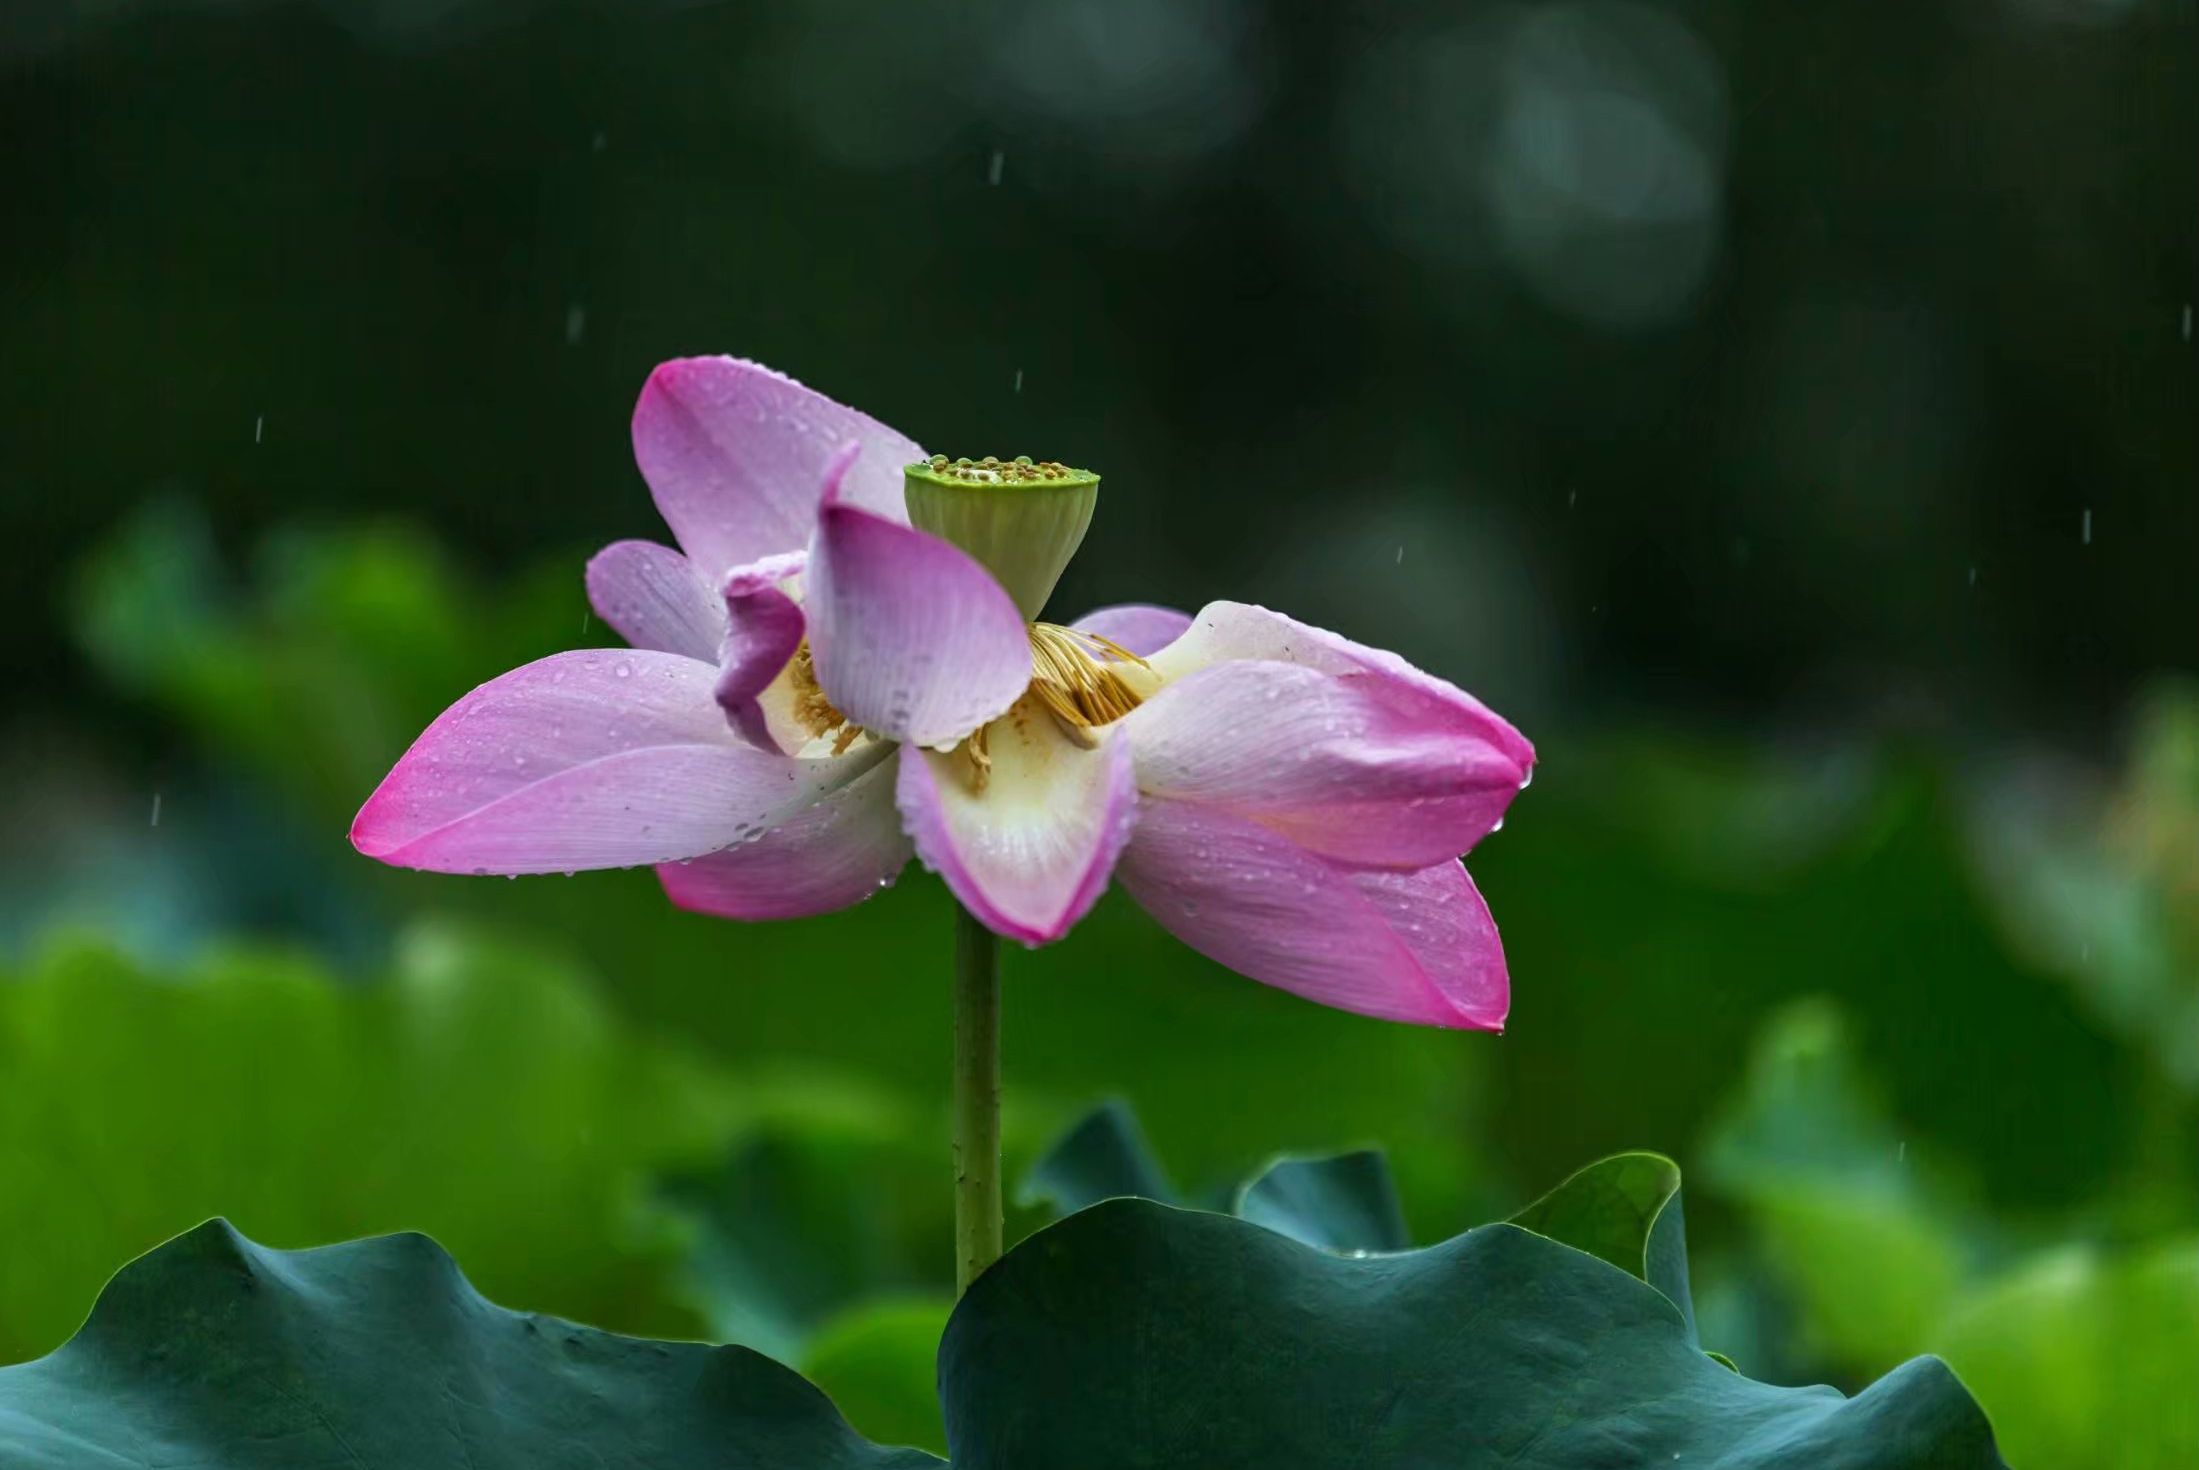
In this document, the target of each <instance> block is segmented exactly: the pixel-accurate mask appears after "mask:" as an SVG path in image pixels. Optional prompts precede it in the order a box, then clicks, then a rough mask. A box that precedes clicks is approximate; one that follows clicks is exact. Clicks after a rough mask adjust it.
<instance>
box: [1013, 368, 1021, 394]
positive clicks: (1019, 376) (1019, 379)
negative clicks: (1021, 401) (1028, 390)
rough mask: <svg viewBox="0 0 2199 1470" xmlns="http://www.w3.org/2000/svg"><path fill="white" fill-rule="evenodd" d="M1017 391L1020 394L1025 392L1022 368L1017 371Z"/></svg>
mask: <svg viewBox="0 0 2199 1470" xmlns="http://www.w3.org/2000/svg"><path fill="white" fill-rule="evenodd" d="M1015 391H1016V392H1018V393H1021V392H1022V391H1023V369H1021V368H1017V369H1016V386H1015Z"/></svg>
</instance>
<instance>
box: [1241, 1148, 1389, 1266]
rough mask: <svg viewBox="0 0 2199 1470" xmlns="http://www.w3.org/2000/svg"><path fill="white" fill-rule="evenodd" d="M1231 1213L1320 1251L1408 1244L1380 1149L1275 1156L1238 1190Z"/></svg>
mask: <svg viewBox="0 0 2199 1470" xmlns="http://www.w3.org/2000/svg"><path fill="white" fill-rule="evenodd" d="M1232 1213H1234V1214H1235V1215H1236V1216H1237V1217H1238V1218H1239V1219H1241V1220H1249V1221H1251V1222H1252V1223H1253V1224H1255V1225H1264V1226H1266V1227H1267V1228H1268V1229H1270V1230H1273V1231H1277V1232H1279V1233H1281V1234H1283V1235H1287V1236H1289V1237H1290V1238H1291V1239H1292V1240H1296V1241H1302V1242H1304V1243H1305V1244H1307V1245H1310V1246H1315V1247H1318V1248H1319V1249H1321V1250H1329V1251H1344V1252H1347V1253H1349V1252H1365V1251H1401V1250H1404V1249H1405V1248H1406V1247H1407V1246H1409V1245H1411V1244H1412V1237H1411V1236H1410V1235H1409V1234H1408V1233H1407V1232H1406V1229H1405V1208H1404V1206H1403V1205H1401V1204H1399V1203H1398V1199H1397V1183H1396V1181H1395V1180H1393V1179H1391V1178H1390V1165H1389V1161H1388V1160H1387V1159H1386V1158H1384V1157H1383V1156H1382V1153H1381V1151H1380V1150H1379V1149H1358V1150H1355V1151H1353V1152H1351V1153H1347V1154H1331V1155H1329V1156H1328V1157H1326V1158H1316V1159H1289V1158H1286V1159H1277V1160H1276V1161H1275V1162H1274V1163H1272V1164H1270V1165H1268V1166H1267V1169H1266V1170H1265V1171H1264V1172H1262V1173H1261V1174H1260V1175H1259V1177H1257V1178H1255V1179H1253V1180H1252V1181H1251V1182H1250V1183H1248V1184H1246V1185H1245V1187H1244V1188H1243V1189H1241V1190H1239V1191H1238V1193H1237V1200H1236V1206H1235V1208H1234V1210H1233V1211H1232Z"/></svg>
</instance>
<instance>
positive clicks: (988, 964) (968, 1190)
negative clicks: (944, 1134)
mask: <svg viewBox="0 0 2199 1470" xmlns="http://www.w3.org/2000/svg"><path fill="white" fill-rule="evenodd" d="M999 948H1000V941H999V939H997V938H996V937H995V936H994V934H993V931H992V930H990V929H988V928H986V927H985V926H984V925H983V924H981V923H979V922H978V921H977V920H976V919H974V918H972V917H971V916H970V912H969V910H967V909H957V910H956V911H955V927H954V1251H955V1258H954V1261H955V1270H954V1277H955V1290H956V1291H958V1292H960V1291H964V1290H967V1289H968V1287H969V1284H970V1283H971V1282H972V1281H975V1280H976V1279H977V1277H978V1273H979V1272H981V1271H983V1270H984V1269H985V1268H986V1267H987V1266H990V1265H991V1264H992V1263H993V1262H995V1261H997V1260H999V1259H1000V955H999Z"/></svg>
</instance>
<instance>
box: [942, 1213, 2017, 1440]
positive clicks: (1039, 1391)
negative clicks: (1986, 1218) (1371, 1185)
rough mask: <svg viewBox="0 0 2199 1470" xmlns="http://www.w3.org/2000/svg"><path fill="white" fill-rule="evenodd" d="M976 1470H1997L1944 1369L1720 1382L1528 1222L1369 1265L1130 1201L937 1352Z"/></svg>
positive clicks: (1590, 1268) (1631, 1288) (1073, 1223)
mask: <svg viewBox="0 0 2199 1470" xmlns="http://www.w3.org/2000/svg"><path fill="white" fill-rule="evenodd" d="M940 1391H941V1395H942V1400H943V1403H944V1408H945V1411H946V1416H947V1438H948V1443H949V1444H950V1445H952V1446H953V1449H954V1463H955V1465H956V1467H957V1470H993V1467H1010V1466H1013V1467H1027V1466H1034V1465H1043V1466H1046V1467H1047V1470H1077V1467H1082V1466H1091V1467H1094V1470H1098V1467H1106V1470H1118V1467H1121V1466H1124V1465H1186V1466H1189V1465H1196V1466H1200V1467H1202V1470H1221V1467H1235V1466H1244V1467H1254V1466H1258V1467H1263V1470H1268V1467H1294V1466H1303V1465H1355V1466H1364V1467H1370V1470H1372V1467H1405V1466H1413V1467H1423V1466H1429V1467H1433V1466H1440V1467H1444V1470H1481V1467H1487V1470H1499V1467H1503V1470H1584V1467H1603V1466H1662V1465H1667V1464H1671V1463H1673V1462H1674V1460H1675V1458H1676V1457H1677V1459H1678V1460H1679V1462H1680V1463H1682V1464H1684V1465H1687V1466H1693V1467H1696V1470H1703V1467H1712V1470H1996V1467H1999V1466H2000V1464H2001V1461H2000V1459H1999V1457H1998V1455H1997V1454H1996V1453H1995V1451H1994V1448H1993V1438H1992V1431H1991V1429H1990V1428H1989V1427H1988V1426H1987V1424H1986V1421H1985V1417H1984V1415H1983V1414H1982V1413H1980V1412H1979V1410H1978V1408H1977V1406H1976V1404H1974V1403H1973V1402H1971V1400H1970V1398H1969V1396H1968V1394H1966V1393H1965V1392H1964V1391H1963V1389H1962V1386H1961V1384H1960V1383H1958V1382H1957V1381H1956V1380H1955V1377H1954V1375H1953V1374H1952V1373H1950V1372H1948V1370H1947V1369H1946V1367H1945V1366H1944V1365H1943V1364H1941V1363H1939V1362H1937V1361H1935V1360H1933V1359H1929V1358H1924V1359H1918V1360H1916V1361H1914V1362H1912V1363H1909V1364H1906V1365H1904V1366H1903V1367H1901V1368H1899V1369H1897V1370H1896V1371H1894V1372H1893V1373H1890V1374H1888V1375H1887V1376H1886V1377H1885V1378H1884V1379H1882V1380H1881V1381H1879V1382H1878V1383H1876V1384H1874V1385H1872V1386H1871V1387H1870V1388H1868V1389H1866V1390H1865V1391H1864V1392H1862V1393H1860V1394H1858V1395H1857V1396H1856V1397H1854V1398H1852V1399H1848V1398H1843V1397H1842V1396H1841V1395H1840V1394H1839V1393H1837V1392H1835V1391H1834V1390H1832V1389H1829V1388H1805V1389H1794V1388H1775V1387H1772V1386H1771V1385H1768V1384H1762V1383H1756V1382H1753V1381H1751V1380H1749V1379H1746V1378H1743V1377H1742V1376H1740V1375H1739V1374H1737V1373H1733V1372H1729V1371H1728V1370H1726V1369H1724V1368H1722V1367H1720V1366H1718V1365H1717V1364H1716V1363H1714V1362H1712V1361H1711V1360H1710V1358H1709V1357H1707V1356H1706V1355H1705V1354H1704V1353H1703V1352H1702V1351H1701V1350H1699V1349H1698V1348H1697V1347H1695V1345H1694V1344H1693V1343H1692V1342H1691V1341H1690V1340H1689V1336H1688V1331H1687V1324H1686V1322H1685V1321H1684V1320H1683V1319H1682V1317H1681V1316H1680V1313H1679V1311H1678V1309H1677V1308H1676V1307H1674V1306H1673V1304H1672V1303H1671V1302H1670V1301H1669V1300H1667V1299H1666V1297H1665V1296H1664V1294H1663V1293H1662V1292H1659V1291H1657V1290H1656V1289H1654V1288H1653V1287H1651V1286H1649V1285H1648V1284H1646V1283H1645V1282H1642V1281H1639V1280H1636V1279H1635V1278H1634V1277H1633V1276H1631V1275H1629V1274H1628V1273H1627V1272H1625V1271H1621V1270H1618V1269H1616V1268H1614V1267H1612V1266H1611V1265H1609V1264H1608V1263H1606V1262H1603V1261H1599V1260H1597V1259H1595V1258H1594V1257H1592V1256H1589V1255H1588V1254H1586V1253H1584V1252H1582V1251H1578V1250H1575V1249H1572V1248H1571V1247H1568V1246H1564V1245H1561V1244H1559V1243H1557V1242H1555V1241H1551V1240H1548V1239H1545V1238H1544V1237H1542V1236H1539V1235H1536V1234H1534V1233H1533V1232H1531V1231H1527V1230H1522V1229H1520V1228H1518V1227H1516V1226H1512V1225H1508V1224H1504V1225H1488V1226H1483V1227H1482V1228H1480V1229H1477V1230H1471V1231H1468V1232H1467V1233H1466V1234H1464V1235H1461V1236H1458V1237H1456V1238H1454V1239H1452V1240H1450V1241H1448V1242H1446V1243H1444V1244H1442V1245H1439V1246H1434V1247H1431V1248H1429V1249H1426V1250H1420V1251H1409V1252H1403V1253H1400V1254H1395V1255H1370V1256H1363V1257H1352V1256H1344V1255H1337V1254H1334V1253H1331V1252H1327V1251H1321V1250H1315V1249H1312V1248H1310V1247H1307V1246H1305V1245H1303V1244H1301V1243H1299V1242H1297V1241H1294V1240H1291V1239H1289V1238H1287V1237H1285V1236H1282V1235H1279V1234H1277V1233H1275V1232H1274V1231H1271V1230H1267V1229H1263V1228H1261V1227H1258V1226H1255V1225H1251V1224H1248V1223H1246V1222H1244V1221H1241V1220H1235V1219H1231V1218H1229V1217H1226V1216H1221V1215H1211V1214H1206V1213H1202V1212H1196V1211H1187V1210H1178V1209H1173V1208H1170V1207H1168V1206H1165V1205H1158V1204H1154V1203H1151V1202H1149V1201H1144V1200H1110V1201H1108V1202H1106V1203H1103V1204H1099V1205H1095V1206H1093V1207H1092V1208H1090V1209H1088V1210H1085V1211H1083V1212H1082V1213H1081V1214H1077V1215H1074V1216H1072V1217H1070V1218H1069V1219H1067V1220H1065V1221H1063V1222H1062V1223H1060V1224H1058V1225H1055V1226H1053V1227H1052V1228H1050V1229H1048V1230H1045V1231H1042V1232H1040V1233H1039V1234H1038V1235H1036V1236H1034V1237H1032V1238H1031V1239H1029V1240H1027V1241H1025V1242H1024V1243H1023V1244H1022V1245H1020V1246H1018V1247H1017V1248H1016V1249H1015V1250H1013V1251H1012V1252H1010V1253H1009V1254H1008V1255H1007V1256H1006V1257H1005V1258H1004V1259H1003V1260H1002V1261H1001V1262H1000V1263H999V1264H997V1265H996V1266H994V1267H993V1269H991V1270H990V1271H988V1272H986V1273H985V1274H984V1275H983V1276H981V1277H980V1278H978V1280H977V1281H976V1282H975V1283H974V1284H973V1285H972V1286H971V1288H970V1291H969V1293H968V1294H967V1295H966V1296H965V1297H964V1298H963V1300H962V1303H961V1305H960V1306H959V1307H958V1308H957V1309H956V1311H955V1315H954V1317H953V1318H952V1320H951V1321H950V1322H949V1324H948V1327H947V1334H946V1339H945V1341H944V1343H943V1344H942V1345H941V1349H940Z"/></svg>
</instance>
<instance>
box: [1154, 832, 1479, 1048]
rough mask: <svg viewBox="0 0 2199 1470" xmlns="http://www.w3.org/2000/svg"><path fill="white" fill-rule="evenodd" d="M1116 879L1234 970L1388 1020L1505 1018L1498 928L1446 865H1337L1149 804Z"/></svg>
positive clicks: (1284, 842) (1175, 930)
mask: <svg viewBox="0 0 2199 1470" xmlns="http://www.w3.org/2000/svg"><path fill="white" fill-rule="evenodd" d="M1116 873H1117V876H1118V877H1119V878H1120V879H1121V882H1122V886H1123V887H1124V888H1125V889H1127V890H1128V891H1129V892H1130V895H1131V896H1132V897H1133V898H1135V899H1137V901H1138V902H1139V903H1140V904H1142V905H1144V907H1145V909H1146V911H1147V912H1148V913H1150V914H1152V915H1153V917H1154V918H1155V919H1156V920H1158V921H1159V922H1160V924H1161V927H1162V928H1164V929H1166V930H1168V931H1169V932H1170V933H1171V934H1174V935H1175V936H1176V937H1177V938H1178V939H1181V940H1182V941H1183V942H1184V943H1185V944H1188V945H1190V946H1191V947H1192V948H1193V949H1195V950H1197V951H1199V953H1201V954H1203V955H1205V956H1207V957H1208V958H1209V959H1212V960H1214V961H1216V962H1217V963H1219V964H1223V965H1226V966H1228V967H1229V968H1230V969H1232V970H1235V971H1237V972H1238V973H1239V974H1241V975H1247V976H1250V977H1251V978H1252V979H1254V980H1258V981H1261V982H1263V983H1265V984H1268V985H1273V986H1276V987H1277V988H1279V989H1282V990H1288V991H1290V992H1291V993H1292V994H1294V995H1301V996H1304V997H1305V998H1306V999H1308V1000H1313V1001H1318V1002H1320V1003H1321V1004H1322V1005H1327V1006H1334V1007H1336V1008H1337V1009H1339V1010H1346V1011H1355V1012H1358V1013H1359V1014H1361V1015H1366V1016H1379V1017H1381V1018H1383V1019H1385V1020H1391V1021H1410V1022H1415V1023H1417V1024H1421V1025H1427V1026H1450V1027H1473V1028H1478V1029H1483V1030H1496V1029H1499V1028H1501V1027H1502V1025H1503V1023H1504V1011H1505V1004H1506V995H1507V988H1506V981H1505V979H1504V959H1503V952H1502V950H1501V948H1500V947H1499V945H1498V943H1497V935H1496V928H1495V926H1494V925H1493V924H1491V923H1490V922H1489V919H1488V911H1487V910H1486V909H1485V908H1483V907H1482V905H1481V901H1480V896H1479V895H1478V894H1476V893H1475V892H1474V891H1473V886H1472V884H1471V883H1470V882H1468V881H1467V880H1466V876H1465V869H1464V868H1462V867H1460V866H1459V865H1458V863H1457V862H1455V861H1453V862H1450V863H1448V864H1445V865H1439V866H1438V867H1436V868H1431V869H1430V870H1428V871H1427V872H1424V873H1410V874H1399V873H1361V872H1347V871H1345V870H1343V869H1341V868H1338V867H1335V866H1334V865H1332V864H1329V863H1326V862H1323V861H1322V860H1321V859H1320V858H1318V857H1315V856H1314V855H1313V854H1311V853H1309V852H1307V851H1306V850H1305V849H1304V848H1301V847H1299V846H1298V845H1297V844H1296V843H1294V842H1292V841H1290V840H1289V839H1288V838H1286V837H1283V836H1281V835H1279V834H1277V833H1275V832H1271V831H1269V830H1268V829H1267V828H1265V827H1262V826H1260V825H1259V824H1257V823H1255V822H1251V821H1247V820H1246V819H1244V818H1242V817H1238V816H1235V815H1232V814H1230V813H1228V812H1224V811H1221V810H1218V809H1216V808H1213V807H1205V806H1199V805H1197V804H1195V803H1191V802H1182V801H1169V800H1165V799H1154V798H1147V799H1144V800H1143V801H1141V803H1140V806H1139V808H1138V825H1137V831H1136V832H1135V834H1134V835H1133V836H1132V838H1131V841H1130V846H1129V847H1128V849H1126V850H1125V851H1124V853H1123V855H1122V862H1121V864H1120V865H1119V866H1118V868H1117V869H1116ZM1453 874H1455V877H1454V876H1453Z"/></svg>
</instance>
